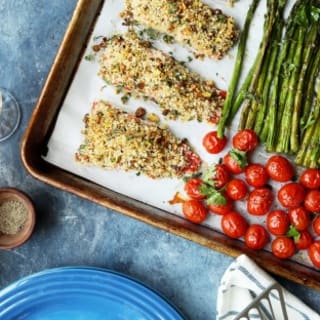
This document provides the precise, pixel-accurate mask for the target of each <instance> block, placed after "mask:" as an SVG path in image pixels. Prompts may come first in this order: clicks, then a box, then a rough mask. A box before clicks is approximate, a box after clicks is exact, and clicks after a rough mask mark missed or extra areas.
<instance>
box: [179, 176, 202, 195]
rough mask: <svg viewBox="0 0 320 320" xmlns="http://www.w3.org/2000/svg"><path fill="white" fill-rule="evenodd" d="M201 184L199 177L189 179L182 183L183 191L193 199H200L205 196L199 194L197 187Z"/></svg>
mask: <svg viewBox="0 0 320 320" xmlns="http://www.w3.org/2000/svg"><path fill="white" fill-rule="evenodd" d="M202 184H203V181H202V180H201V179H200V178H192V179H189V180H188V181H187V182H186V183H185V185H184V191H185V192H186V194H187V195H188V196H189V197H190V198H191V199H194V200H202V199H204V198H205V196H204V195H202V194H201V192H200V190H199V187H200V186H201V185H202Z"/></svg>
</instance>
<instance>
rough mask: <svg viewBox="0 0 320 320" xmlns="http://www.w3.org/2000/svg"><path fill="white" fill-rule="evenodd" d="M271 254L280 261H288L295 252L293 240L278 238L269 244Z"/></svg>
mask: <svg viewBox="0 0 320 320" xmlns="http://www.w3.org/2000/svg"><path fill="white" fill-rule="evenodd" d="M271 251H272V253H273V254H274V255H275V256H276V257H278V258H280V259H288V258H290V257H292V256H293V255H294V254H295V252H296V246H295V244H294V241H293V239H291V238H288V237H278V238H276V239H274V240H273V241H272V243H271Z"/></svg>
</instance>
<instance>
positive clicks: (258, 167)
mask: <svg viewBox="0 0 320 320" xmlns="http://www.w3.org/2000/svg"><path fill="white" fill-rule="evenodd" d="M245 176H246V181H247V182H248V184H249V185H250V186H253V187H256V188H260V187H263V186H265V185H266V184H267V182H268V178H269V176H268V173H267V170H266V168H265V167H264V166H263V165H262V164H259V163H253V164H249V165H248V166H247V167H246V169H245Z"/></svg>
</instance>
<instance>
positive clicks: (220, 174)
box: [210, 164, 230, 189]
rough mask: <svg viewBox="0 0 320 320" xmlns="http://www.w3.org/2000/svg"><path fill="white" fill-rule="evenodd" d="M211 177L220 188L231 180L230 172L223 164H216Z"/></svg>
mask: <svg viewBox="0 0 320 320" xmlns="http://www.w3.org/2000/svg"><path fill="white" fill-rule="evenodd" d="M210 179H212V180H213V183H214V186H215V187H216V188H217V189H220V188H222V187H223V186H224V185H225V184H226V183H227V182H228V181H229V180H230V174H229V172H228V170H227V169H226V167H225V166H224V165H223V164H216V165H215V167H214V170H213V175H212V177H210Z"/></svg>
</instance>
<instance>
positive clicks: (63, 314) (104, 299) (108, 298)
mask: <svg viewBox="0 0 320 320" xmlns="http://www.w3.org/2000/svg"><path fill="white" fill-rule="evenodd" d="M0 319H1V320H104V319H112V320H120V319H121V320H124V319H126V320H149V319H150V320H151V319H152V320H156V319H163V320H164V319H165V320H182V319H183V317H182V315H181V314H180V313H179V312H178V311H177V310H176V309H175V308H174V307H173V306H172V305H171V304H169V303H168V302H167V301H166V300H165V299H164V298H162V297H161V296H160V295H159V294H157V293H156V292H155V291H153V290H152V289H150V288H148V287H146V286H145V285H143V284H141V283H140V282H137V281H136V280H133V279H132V278H129V277H127V276H125V275H122V274H119V273H116V272H112V271H108V270H104V269H98V268H86V267H64V268H56V269H50V270H46V271H43V272H40V273H36V274H34V275H31V276H28V277H26V278H23V279H21V280H19V281H17V282H16V283H14V284H12V285H10V286H9V287H7V288H6V289H4V290H2V291H1V292H0Z"/></svg>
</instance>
